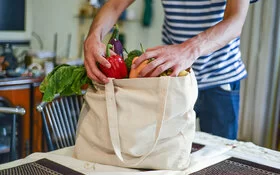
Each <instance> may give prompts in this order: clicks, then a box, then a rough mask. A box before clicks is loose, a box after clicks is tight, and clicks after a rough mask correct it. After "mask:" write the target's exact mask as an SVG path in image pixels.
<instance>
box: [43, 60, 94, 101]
mask: <svg viewBox="0 0 280 175" xmlns="http://www.w3.org/2000/svg"><path fill="white" fill-rule="evenodd" d="M43 82H44V84H43V85H42V84H41V85H42V88H40V91H41V92H42V93H44V95H43V101H46V102H50V101H52V100H53V99H54V97H55V95H56V94H60V95H61V96H69V95H74V94H81V93H82V91H81V87H82V86H83V85H84V84H87V83H89V82H91V80H90V79H89V78H88V77H87V73H86V69H85V67H84V66H68V65H67V66H65V65H61V66H58V67H56V68H55V69H54V71H52V72H51V73H50V75H49V76H47V77H46V78H45V79H44V81H43Z"/></svg>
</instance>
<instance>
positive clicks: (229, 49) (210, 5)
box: [162, 0, 257, 89]
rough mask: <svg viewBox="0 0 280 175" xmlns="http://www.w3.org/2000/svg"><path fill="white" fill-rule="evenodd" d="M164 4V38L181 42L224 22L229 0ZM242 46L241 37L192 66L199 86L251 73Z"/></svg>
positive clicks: (169, 1)
mask: <svg viewBox="0 0 280 175" xmlns="http://www.w3.org/2000/svg"><path fill="white" fill-rule="evenodd" d="M256 1H257V0H251V2H256ZM162 4H163V8H164V13H165V18H164V24H163V29H162V36H163V37H162V40H163V42H164V43H165V44H179V43H182V42H184V41H186V40H187V39H189V38H192V37H194V36H196V35H197V34H199V33H201V32H203V31H205V30H206V29H208V28H210V27H212V26H214V25H215V24H217V23H218V22H220V21H221V20H222V19H223V16H224V11H225V7H226V0H162ZM239 46H240V38H239V37H238V38H236V39H234V40H232V41H230V42H229V43H228V44H227V45H226V46H224V47H223V48H221V49H219V50H217V51H215V52H213V53H211V54H208V55H205V56H201V57H199V58H198V59H197V60H196V61H195V63H194V64H193V65H192V68H193V70H194V72H195V75H196V78H197V82H198V87H199V89H206V88H210V87H214V86H219V85H222V84H227V83H231V82H235V81H237V80H241V79H243V78H245V77H246V76H247V72H246V69H245V65H244V63H243V62H242V60H241V53H240V49H239Z"/></svg>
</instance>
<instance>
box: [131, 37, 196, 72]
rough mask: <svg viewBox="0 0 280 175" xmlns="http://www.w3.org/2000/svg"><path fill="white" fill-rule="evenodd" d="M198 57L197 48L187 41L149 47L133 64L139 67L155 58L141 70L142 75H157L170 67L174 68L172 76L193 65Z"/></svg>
mask: <svg viewBox="0 0 280 175" xmlns="http://www.w3.org/2000/svg"><path fill="white" fill-rule="evenodd" d="M186 48H187V49H186ZM197 57H198V52H197V51H196V49H195V48H193V47H192V45H191V44H190V43H189V42H186V43H184V44H174V45H167V46H158V47H154V48H150V49H147V50H146V52H145V53H144V54H142V55H141V56H140V57H139V58H138V59H137V60H136V61H135V63H134V64H133V65H132V66H133V67H138V66H139V65H140V64H141V62H143V61H145V60H147V59H150V58H155V59H154V60H153V61H152V62H150V63H149V64H148V65H147V66H146V67H145V68H144V69H143V70H142V71H141V72H140V75H141V76H143V77H144V76H147V75H149V76H150V77H156V76H159V75H160V74H161V73H162V72H164V71H166V70H168V69H172V74H171V75H170V76H178V74H179V72H181V71H182V70H185V69H187V68H189V67H191V65H192V64H193V62H194V61H195V60H196V59H197Z"/></svg>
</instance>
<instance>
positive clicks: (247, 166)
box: [191, 157, 280, 175]
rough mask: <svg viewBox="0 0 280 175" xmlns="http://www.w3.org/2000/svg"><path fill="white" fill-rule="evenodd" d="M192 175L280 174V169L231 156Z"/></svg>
mask: <svg viewBox="0 0 280 175" xmlns="http://www.w3.org/2000/svg"><path fill="white" fill-rule="evenodd" d="M191 175H280V169H276V168H272V167H269V166H265V165H261V164H258V163H254V162H250V161H247V160H243V159H238V158H234V157H231V158H229V159H226V160H224V161H222V162H219V163H217V164H215V165H212V166H209V167H207V168H204V169H202V170H200V171H197V172H195V173H192V174H191Z"/></svg>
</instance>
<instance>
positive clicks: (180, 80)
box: [74, 71, 198, 170]
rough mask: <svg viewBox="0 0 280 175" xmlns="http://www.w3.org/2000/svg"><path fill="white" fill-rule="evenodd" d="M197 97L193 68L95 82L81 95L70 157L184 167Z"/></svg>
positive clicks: (140, 165) (123, 164)
mask: <svg viewBox="0 0 280 175" xmlns="http://www.w3.org/2000/svg"><path fill="white" fill-rule="evenodd" d="M197 95H198V89H197V82H196V78H195V75H194V73H193V71H191V73H190V74H188V75H187V76H184V77H169V76H163V77H155V78H135V79H110V81H109V83H108V84H106V85H101V84H96V83H95V84H94V88H93V87H90V88H89V89H88V90H87V92H86V94H85V96H84V98H85V102H84V104H83V107H82V110H81V113H80V118H79V122H78V127H77V135H76V144H75V149H74V157H75V158H77V159H81V160H86V161H91V162H95V163H100V164H107V165H114V166H121V167H129V168H143V169H169V170H183V169H186V168H187V167H188V165H189V161H190V152H191V145H192V141H193V139H194V134H195V112H194V110H193V109H194V104H195V102H196V99H197Z"/></svg>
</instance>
